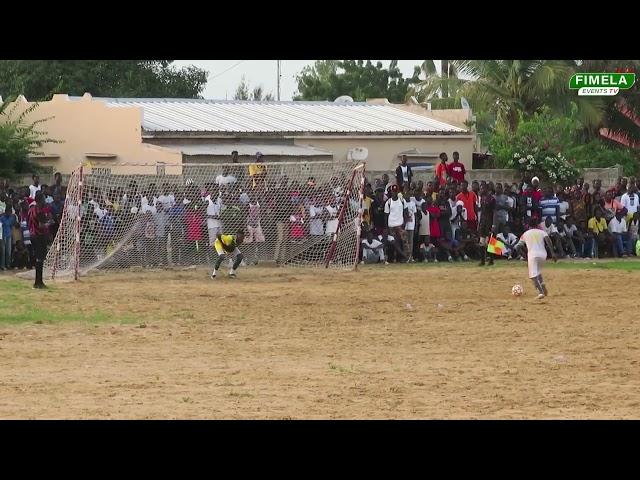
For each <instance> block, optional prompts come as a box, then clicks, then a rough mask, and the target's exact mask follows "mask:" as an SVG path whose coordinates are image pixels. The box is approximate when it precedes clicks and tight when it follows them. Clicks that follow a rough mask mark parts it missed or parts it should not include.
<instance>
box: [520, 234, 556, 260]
mask: <svg viewBox="0 0 640 480" xmlns="http://www.w3.org/2000/svg"><path fill="white" fill-rule="evenodd" d="M548 236H549V235H547V233H546V232H545V231H544V230H540V229H538V228H531V229H529V230H527V231H526V232H524V233H523V234H522V236H521V237H520V242H518V243H519V244H520V243H524V244H526V245H527V251H528V254H529V258H547V250H546V248H545V244H544V239H545V237H548Z"/></svg>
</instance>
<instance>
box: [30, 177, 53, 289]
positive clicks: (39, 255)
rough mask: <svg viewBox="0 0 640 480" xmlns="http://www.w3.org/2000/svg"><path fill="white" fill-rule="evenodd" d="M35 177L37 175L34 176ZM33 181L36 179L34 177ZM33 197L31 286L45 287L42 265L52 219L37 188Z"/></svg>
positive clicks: (45, 254)
mask: <svg viewBox="0 0 640 480" xmlns="http://www.w3.org/2000/svg"><path fill="white" fill-rule="evenodd" d="M36 177H37V176H36ZM34 181H36V179H35V178H34ZM35 195H36V197H35V205H34V206H32V207H31V208H30V209H29V220H28V223H29V233H30V235H31V242H32V243H33V247H34V254H35V265H36V279H35V282H34V284H33V288H46V285H45V284H44V282H43V278H42V270H43V266H44V260H45V258H46V256H47V241H48V235H49V227H50V226H51V223H52V222H53V220H52V219H51V218H50V216H48V215H47V210H46V209H45V208H46V207H45V205H46V202H45V199H44V194H43V193H42V192H41V191H39V190H37V191H36V194H35Z"/></svg>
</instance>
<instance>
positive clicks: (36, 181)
mask: <svg viewBox="0 0 640 480" xmlns="http://www.w3.org/2000/svg"><path fill="white" fill-rule="evenodd" d="M31 179H32V180H33V183H32V184H31V185H29V197H31V198H33V199H35V198H36V193H37V192H39V191H40V190H42V185H40V177H39V176H38V175H35V174H34V175H32V176H31ZM43 285H44V283H43ZM39 288H41V287H39Z"/></svg>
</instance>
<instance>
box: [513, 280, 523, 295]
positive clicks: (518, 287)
mask: <svg viewBox="0 0 640 480" xmlns="http://www.w3.org/2000/svg"><path fill="white" fill-rule="evenodd" d="M511 293H512V294H513V296H514V297H519V296H520V295H522V294H523V293H524V288H522V285H520V284H519V283H516V284H515V285H514V286H513V287H512V288H511Z"/></svg>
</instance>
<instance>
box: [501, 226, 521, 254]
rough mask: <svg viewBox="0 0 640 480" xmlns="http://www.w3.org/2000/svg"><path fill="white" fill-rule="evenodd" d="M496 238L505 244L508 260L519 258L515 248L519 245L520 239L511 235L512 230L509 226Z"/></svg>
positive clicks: (503, 228)
mask: <svg viewBox="0 0 640 480" xmlns="http://www.w3.org/2000/svg"><path fill="white" fill-rule="evenodd" d="M496 238H497V239H498V240H500V241H501V242H502V243H504V246H505V253H506V255H507V259H509V260H511V259H512V258H517V257H518V254H517V252H516V251H515V246H516V245H517V244H518V237H516V236H515V235H514V234H513V233H511V229H510V228H509V226H508V225H505V226H504V227H502V232H500V233H499V234H498V235H496Z"/></svg>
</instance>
